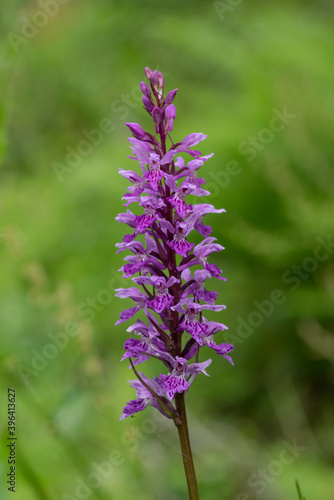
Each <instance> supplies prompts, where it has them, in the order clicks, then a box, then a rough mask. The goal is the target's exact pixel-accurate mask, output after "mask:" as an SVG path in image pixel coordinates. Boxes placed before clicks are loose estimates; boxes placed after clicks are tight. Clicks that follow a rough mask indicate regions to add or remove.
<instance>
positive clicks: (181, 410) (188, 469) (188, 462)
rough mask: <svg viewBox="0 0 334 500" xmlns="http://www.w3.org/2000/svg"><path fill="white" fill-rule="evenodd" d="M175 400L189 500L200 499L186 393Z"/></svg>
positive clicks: (177, 396) (178, 395) (176, 396)
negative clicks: (189, 428) (187, 413)
mask: <svg viewBox="0 0 334 500" xmlns="http://www.w3.org/2000/svg"><path fill="white" fill-rule="evenodd" d="M175 402H176V410H177V412H178V414H179V417H180V420H181V425H178V426H177V430H178V432H179V438H180V443H181V450H182V458H183V465H184V470H185V473H186V478H187V483H188V492H189V500H199V496H198V488H197V481H196V474H195V468H194V462H193V457H192V453H191V447H190V440H189V432H188V423H187V415H186V406H185V402H184V394H176V395H175Z"/></svg>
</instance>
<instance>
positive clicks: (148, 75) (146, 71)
mask: <svg viewBox="0 0 334 500" xmlns="http://www.w3.org/2000/svg"><path fill="white" fill-rule="evenodd" d="M145 75H146V78H147V79H148V80H149V79H150V78H151V75H152V70H151V69H150V68H148V67H146V68H145Z"/></svg>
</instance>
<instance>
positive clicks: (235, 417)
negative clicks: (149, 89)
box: [0, 0, 334, 500]
mask: <svg viewBox="0 0 334 500" xmlns="http://www.w3.org/2000/svg"><path fill="white" fill-rule="evenodd" d="M0 19H1V20H0V28H1V53H0V71H1V80H0V85H1V88H0V91H1V102H0V124H1V131H0V155H1V163H2V168H1V171H0V175H1V198H0V217H1V228H0V238H1V239H0V267H1V283H0V287H1V304H0V321H1V328H2V335H1V344H0V356H1V424H0V425H1V433H2V437H1V440H2V448H1V486H0V496H1V498H4V499H7V498H12V496H11V495H12V493H10V492H8V491H7V485H6V484H5V480H4V477H5V475H6V474H7V473H8V464H7V450H6V447H5V440H6V436H7V429H6V427H7V425H6V412H7V401H6V394H7V388H8V387H13V388H15V390H16V398H17V436H18V441H17V443H18V444H17V455H18V459H17V467H18V471H17V493H16V497H15V498H18V499H19V500H39V499H41V500H42V499H43V500H44V499H45V500H53V499H55V500H59V499H61V500H66V499H67V500H69V499H70V500H73V499H86V498H89V499H91V500H95V499H97V500H107V499H110V500H111V499H113V500H116V499H117V500H119V499H125V500H127V499H132V498H136V499H138V500H153V499H154V500H181V499H184V498H187V493H186V486H185V479H184V476H183V469H182V461H181V456H180V453H179V451H178V449H179V445H178V440H177V435H176V431H175V429H174V428H173V426H172V425H171V424H169V423H168V422H163V421H161V420H160V419H159V414H158V412H156V413H157V415H156V414H155V413H154V412H155V410H153V409H148V410H147V411H146V412H143V413H141V414H138V416H136V417H135V418H133V419H127V420H125V421H123V422H118V418H119V416H120V413H121V410H122V406H123V404H124V403H125V402H126V401H128V400H129V399H132V398H133V396H134V392H133V391H132V389H131V388H129V387H128V384H127V383H126V381H127V380H128V379H132V378H133V377H132V374H131V372H130V371H129V370H128V367H127V365H126V363H122V364H121V363H119V359H120V357H121V355H122V347H123V343H124V340H125V338H126V335H125V328H124V326H126V325H120V326H118V327H115V326H114V323H115V321H116V320H117V319H118V315H119V312H120V311H121V308H122V307H124V306H125V302H122V301H121V300H119V299H114V297H113V290H114V289H115V288H118V287H120V286H126V282H125V281H124V280H122V278H121V275H119V276H118V274H120V273H117V271H116V270H117V269H118V268H119V267H121V265H122V261H121V259H122V256H121V255H118V256H116V255H115V243H116V242H118V241H121V239H122V237H123V235H124V234H125V232H126V226H123V225H119V224H117V222H115V220H114V217H115V216H116V215H117V214H118V213H119V212H120V211H122V210H123V206H122V202H121V196H122V194H123V192H125V190H126V186H127V183H126V181H125V179H123V178H122V177H120V176H119V175H118V173H117V172H118V168H119V167H123V168H133V167H134V163H133V162H131V160H129V159H127V158H126V157H127V155H128V154H129V151H130V150H129V149H128V141H127V137H128V132H127V130H126V127H125V126H124V121H130V122H136V121H138V122H140V123H141V124H142V125H143V126H144V127H147V128H149V127H151V124H150V121H149V119H148V118H149V117H148V115H147V114H146V113H145V112H144V111H143V109H142V107H141V103H140V98H139V93H138V85H139V82H140V80H142V79H144V67H145V66H150V67H151V68H155V67H158V68H159V69H160V70H161V71H163V72H164V74H165V77H166V86H167V89H168V90H171V89H173V88H175V87H178V88H179V93H178V95H177V97H176V100H175V104H176V106H177V110H178V115H177V118H176V121H175V126H174V131H173V138H174V140H179V139H182V138H183V137H184V136H185V135H187V134H189V133H191V132H203V133H205V134H208V139H207V140H206V141H205V142H204V143H203V145H202V148H201V150H202V152H203V153H204V154H208V153H210V152H214V153H215V156H214V157H213V159H211V160H210V161H209V162H208V163H206V164H205V167H203V169H202V174H203V175H204V176H205V177H206V179H207V181H208V183H209V185H210V186H209V189H211V191H212V198H211V200H212V202H213V203H214V204H215V205H216V206H217V207H218V208H220V207H224V208H225V209H226V210H227V214H225V215H222V216H217V215H216V216H208V219H207V220H208V222H209V223H211V224H212V225H213V228H214V235H215V236H216V237H217V238H218V241H219V243H221V244H222V245H224V246H225V247H226V250H225V252H222V254H220V255H218V254H213V258H212V262H215V263H216V264H218V265H219V267H221V268H222V269H223V271H224V275H225V276H226V277H227V279H228V281H227V282H226V283H218V285H217V286H218V288H219V298H220V300H219V301H218V303H224V304H226V305H227V310H226V311H224V312H223V313H219V314H217V315H216V316H215V318H216V319H218V320H220V321H223V322H224V323H226V324H227V325H228V326H229V332H228V335H230V337H228V336H225V338H226V339H228V338H230V340H231V342H233V339H234V342H235V346H236V348H235V350H234V353H233V359H234V362H235V367H234V368H233V367H232V366H231V365H229V364H228V363H227V362H226V361H224V360H223V359H221V358H219V357H218V356H216V357H213V363H212V365H211V366H210V368H209V372H210V375H211V378H209V379H206V378H205V377H204V376H203V377H202V376H199V377H197V379H196V381H195V383H194V384H193V386H192V390H191V391H190V393H189V397H188V399H187V401H188V403H187V404H188V413H189V422H190V431H191V437H192V443H193V451H194V458H195V464H196V468H197V473H198V482H199V488H200V494H201V498H203V499H206V500H225V499H228V500H254V499H264V500H287V499H289V500H294V499H297V491H296V488H295V484H294V483H295V479H296V478H298V480H299V482H300V485H301V488H302V491H303V494H304V495H305V497H306V499H307V500H314V499H316V500H331V499H333V498H334V474H333V464H334V433H333V421H334V408H333V381H334V370H333V362H334V338H333V328H334V323H333V303H334V262H333V248H332V246H331V241H332V240H331V238H332V237H333V234H334V217H333V216H334V200H333V194H334V170H333V166H332V165H333V160H334V143H333V127H334V114H333V105H334V98H333V85H334V74H333V43H334V35H333V4H332V2H330V1H325V0H324V1H319V2H308V1H304V2H303V1H295V2H288V1H280V2H278V1H272V2H264V1H255V0H254V1H247V2H246V1H244V2H242V1H241V2H237V1H233V2H232V1H231V0H230V1H226V2H215V3H212V2H205V1H185V0H184V1H182V2H179V1H175V0H172V1H169V2H161V3H160V2H159V3H158V2H156V1H153V0H149V1H146V2H141V3H140V4H139V2H135V1H132V0H131V1H130V0H124V1H122V2H114V1H110V0H96V1H95V2H92V1H88V0H80V1H79V0H58V1H57V0H52V1H50V2H47V1H46V0H45V1H44V2H43V1H41V2H33V1H31V2H30V1H25V2H23V1H18V0H12V1H11V2H2V3H1V6H0ZM279 113H283V114H285V115H286V114H287V115H288V117H286V118H284V119H283V122H282V121H280V120H274V117H275V116H278V115H279ZM106 120H110V121H111V122H112V124H111V123H110V122H107V121H106ZM101 126H102V127H103V132H100V133H96V132H95V133H94V132H92V131H94V130H97V129H99V128H100V127H101ZM107 127H109V128H107ZM273 127H274V129H275V130H273ZM150 130H152V129H150ZM83 131H86V132H83ZM85 134H86V135H85ZM87 135H88V136H89V137H90V140H91V141H93V142H94V141H95V143H96V144H94V145H92V144H91V143H89V142H87ZM82 141H86V143H83V142H82ZM251 143H252V144H251ZM87 144H88V146H87ZM249 148H252V149H251V151H250V150H249ZM68 155H70V156H68ZM66 157H67V158H66ZM231 162H233V163H231ZM196 241H197V240H196ZM319 242H320V243H321V242H322V243H321V245H322V247H321V249H320V247H319V244H320V243H319ZM324 242H325V243H324ZM326 242H327V243H326ZM324 245H325V246H324ZM294 266H296V267H294ZM298 266H299V267H298ZM210 284H211V285H214V284H212V283H210ZM274 290H280V291H281V295H280V301H279V303H275V304H273V303H272V302H271V304H270V303H269V302H265V303H263V301H268V300H271V301H272V299H273V298H275V297H276V295H275V293H276V294H277V293H278V292H274ZM277 296H278V295H277ZM254 301H257V302H256V303H254ZM276 302H278V301H276ZM261 303H262V306H261V305H259V304H261ZM126 305H128V306H129V307H130V306H131V305H132V304H130V302H129V303H128V304H126ZM261 307H266V310H264V309H262V311H265V312H259V308H261ZM256 311H257V312H256ZM241 324H242V325H243V327H241V326H240V325H241ZM247 325H248V326H247ZM222 338H223V337H221V338H220V341H222ZM203 359H204V358H203ZM143 370H144V371H145V373H146V374H147V375H153V374H154V373H155V370H156V366H153V365H151V364H145V365H144V366H143ZM287 446H298V447H299V448H298V449H297V450H296V451H295V452H294V454H295V455H292V454H291V452H290V456H289V457H290V458H291V457H292V458H291V460H288V461H289V463H286V462H287V461H284V460H283V462H282V457H283V456H285V455H286V452H284V449H286V448H287ZM261 471H265V472H264V473H263V472H261ZM259 474H265V476H263V477H262V479H261V478H260V479H259Z"/></svg>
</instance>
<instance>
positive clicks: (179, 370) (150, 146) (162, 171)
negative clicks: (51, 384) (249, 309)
mask: <svg viewBox="0 0 334 500" xmlns="http://www.w3.org/2000/svg"><path fill="white" fill-rule="evenodd" d="M145 74H146V77H147V78H148V81H149V82H148V84H147V83H145V82H141V83H140V89H141V91H142V93H143V104H144V107H145V109H146V110H147V112H148V113H149V115H150V117H151V120H152V126H153V131H154V130H155V133H156V135H152V134H151V133H149V132H146V131H145V130H144V129H143V128H142V127H141V126H140V125H139V124H137V123H127V124H126V125H127V126H128V127H129V129H130V131H131V133H132V135H133V137H131V138H129V141H130V144H131V145H130V149H131V150H132V154H131V156H129V158H131V159H132V160H134V161H136V162H138V163H139V169H138V171H136V170H124V169H120V170H119V172H120V174H121V175H122V176H123V177H124V178H125V179H126V180H127V181H129V183H130V185H129V187H128V188H127V192H126V194H125V195H124V196H123V199H124V200H125V203H124V204H125V206H126V207H128V206H129V205H131V206H133V205H136V207H137V208H136V209H135V210H134V211H131V210H129V209H127V211H126V212H124V213H120V214H119V215H118V216H117V217H116V220H117V221H118V222H122V223H125V224H127V225H128V226H129V227H130V233H129V234H126V235H125V236H124V238H123V241H122V242H121V243H118V244H117V245H116V246H117V248H118V250H117V252H123V251H127V255H126V256H125V258H124V264H123V266H122V267H121V269H120V271H122V272H123V275H124V277H125V278H130V279H131V280H132V282H133V284H134V286H130V287H129V288H119V289H117V290H116V292H117V293H116V296H117V297H120V298H130V299H132V301H133V302H134V305H133V307H130V308H129V309H125V310H123V311H122V312H121V314H120V319H119V320H118V321H117V323H116V324H121V323H123V322H124V321H126V320H128V319H130V318H133V317H135V316H136V315H137V313H140V314H141V315H142V316H141V318H142V319H139V318H138V317H137V318H135V319H134V323H133V324H132V325H131V326H130V327H128V328H127V330H126V332H127V334H128V338H126V339H125V343H124V355H123V357H122V361H124V360H127V359H128V360H129V361H130V367H131V368H132V369H133V371H134V373H135V375H136V377H137V378H136V380H134V381H131V382H130V384H131V386H132V387H133V388H134V389H135V390H136V397H137V399H133V400H131V401H129V402H128V403H127V405H126V406H125V407H124V410H123V413H122V416H121V419H123V418H125V417H127V416H132V415H134V414H135V413H137V412H139V411H142V410H143V409H144V408H146V407H147V406H153V407H155V408H157V409H158V410H159V411H160V412H161V413H162V414H164V415H165V416H166V417H168V418H172V419H173V420H174V421H175V423H176V425H180V423H179V422H180V420H179V419H180V415H178V412H177V408H176V407H177V399H178V398H179V397H180V396H179V395H182V394H183V393H186V392H187V391H188V390H189V388H190V385H191V384H192V382H193V381H194V379H195V378H196V376H197V375H198V374H201V373H202V374H205V375H208V374H207V373H206V371H205V370H206V368H207V367H208V366H209V365H210V363H211V359H207V360H205V361H202V362H199V361H198V357H199V355H200V354H201V353H202V352H203V353H204V352H209V351H208V350H207V348H209V349H211V352H212V351H213V352H215V353H216V354H218V355H219V356H221V357H223V358H225V359H226V360H227V361H229V362H230V363H231V364H233V362H232V359H231V358H230V356H229V353H230V352H231V350H232V349H233V346H232V345H231V344H226V343H218V340H216V337H218V336H219V335H221V334H222V333H221V332H224V331H225V330H226V329H227V327H226V326H225V325H224V324H223V323H220V322H216V321H209V320H208V319H207V318H206V317H205V311H207V310H209V311H222V310H223V309H224V308H225V306H223V305H217V304H216V303H215V302H216V300H217V292H216V291H209V290H208V289H207V287H206V282H207V280H213V279H214V278H218V279H219V280H222V281H224V280H225V278H223V277H222V276H221V273H222V271H221V269H220V268H219V267H218V266H217V265H216V264H215V263H214V262H213V260H214V259H213V258H212V254H214V253H216V252H221V251H222V250H223V247H222V246H221V245H220V244H219V243H217V241H216V238H214V237H212V236H210V235H211V233H212V228H211V227H210V226H208V225H205V224H204V219H205V216H206V215H207V214H221V213H222V212H225V210H224V209H216V208H215V207H214V206H213V205H211V204H209V203H196V202H193V203H189V201H188V200H189V198H188V197H189V196H192V199H195V200H196V198H197V199H199V200H200V198H201V197H202V196H209V194H210V193H209V191H207V190H206V189H205V179H204V177H201V176H200V175H199V171H200V169H201V168H202V167H203V166H204V165H205V163H206V162H207V161H208V160H209V159H210V158H211V157H212V154H209V155H204V156H203V155H202V153H201V152H200V151H198V150H196V149H195V147H196V146H197V145H198V144H199V143H200V142H202V141H203V140H204V139H206V137H207V136H206V135H204V134H202V133H193V134H189V135H187V136H186V137H185V138H184V139H183V140H181V141H180V142H175V143H173V142H171V139H170V136H169V134H170V132H172V131H173V129H174V128H175V127H174V120H175V118H176V107H175V105H174V99H175V96H176V93H177V89H175V90H172V91H170V92H169V93H168V94H167V96H166V97H165V99H164V91H165V80H164V77H163V75H162V73H161V72H159V71H157V70H155V71H152V70H151V69H150V68H145ZM181 153H182V156H180V154H181ZM186 155H189V156H190V158H189V161H186V159H185V157H186ZM193 232H196V233H198V234H199V236H200V237H201V241H200V242H199V243H198V239H197V244H196V245H195V244H194V240H193ZM192 268H193V270H192ZM137 287H140V288H137ZM144 318H145V320H144ZM203 348H204V350H203ZM150 358H155V359H158V360H160V362H161V367H162V372H161V373H160V374H159V375H158V376H156V377H154V379H149V378H147V377H146V376H145V375H144V374H143V373H138V372H137V371H136V368H135V366H136V365H139V364H141V363H143V362H147V361H148V360H150Z"/></svg>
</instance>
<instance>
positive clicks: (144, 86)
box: [140, 82, 152, 97]
mask: <svg viewBox="0 0 334 500" xmlns="http://www.w3.org/2000/svg"><path fill="white" fill-rule="evenodd" d="M140 90H141V91H142V93H143V94H144V95H146V96H147V97H151V94H152V92H151V90H150V87H149V86H148V85H147V83H145V82H140Z"/></svg>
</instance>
